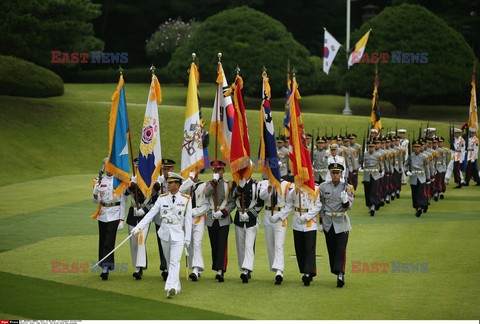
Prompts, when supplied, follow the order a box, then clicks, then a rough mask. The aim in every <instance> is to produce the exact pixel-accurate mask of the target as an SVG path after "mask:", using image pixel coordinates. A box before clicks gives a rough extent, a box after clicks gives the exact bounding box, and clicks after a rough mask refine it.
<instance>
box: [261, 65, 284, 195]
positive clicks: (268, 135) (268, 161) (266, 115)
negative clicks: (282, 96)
mask: <svg viewBox="0 0 480 324" xmlns="http://www.w3.org/2000/svg"><path fill="white" fill-rule="evenodd" d="M274 129H275V128H274V125H273V118H272V109H271V107H270V84H269V83H268V77H267V73H266V72H263V101H262V105H261V107H260V149H259V151H258V161H259V163H258V164H259V168H260V170H261V171H262V172H263V173H264V174H265V175H267V176H268V179H269V180H270V183H271V184H272V186H274V187H275V189H276V190H277V191H278V192H279V193H281V192H282V189H281V186H280V182H281V177H280V165H279V159H278V153H277V145H276V144H277V142H276V139H275V131H274Z"/></svg>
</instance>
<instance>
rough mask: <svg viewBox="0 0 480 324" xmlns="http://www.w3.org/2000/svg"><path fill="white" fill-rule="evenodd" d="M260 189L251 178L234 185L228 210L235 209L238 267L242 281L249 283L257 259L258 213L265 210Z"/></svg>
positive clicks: (234, 221)
mask: <svg viewBox="0 0 480 324" xmlns="http://www.w3.org/2000/svg"><path fill="white" fill-rule="evenodd" d="M258 196H259V188H258V183H257V181H255V180H253V179H252V178H249V179H247V180H245V179H241V180H240V181H239V183H238V186H237V184H236V183H233V185H232V194H231V195H230V199H229V201H228V206H227V210H228V211H229V212H232V211H233V210H234V209H235V208H236V209H237V210H236V212H235V218H234V220H233V223H234V224H235V241H236V246H237V259H238V267H239V269H240V271H241V274H240V279H242V282H243V283H248V280H249V279H251V272H252V271H253V262H254V259H255V239H256V238H257V231H258V213H259V212H260V211H261V210H262V208H263V203H264V202H263V200H261V199H258V198H259V197H258Z"/></svg>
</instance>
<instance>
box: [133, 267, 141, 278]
mask: <svg viewBox="0 0 480 324" xmlns="http://www.w3.org/2000/svg"><path fill="white" fill-rule="evenodd" d="M142 275H143V270H142V269H140V271H138V272H134V273H133V274H132V276H133V277H134V278H135V279H136V280H141V279H142Z"/></svg>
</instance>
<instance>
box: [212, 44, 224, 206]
mask: <svg viewBox="0 0 480 324" xmlns="http://www.w3.org/2000/svg"><path fill="white" fill-rule="evenodd" d="M217 57H218V63H217V79H218V73H219V72H220V67H221V66H222V53H220V52H219V53H218V54H217ZM222 87H223V80H222V84H220V83H217V104H216V105H215V125H216V127H215V163H217V164H218V106H219V104H220V95H221V94H222V93H221V91H220V90H221V89H222ZM225 108H226V107H225ZM214 167H215V166H214ZM213 196H214V197H213V198H214V199H213V210H214V211H217V209H218V206H217V199H218V189H217V186H215V189H214V191H213Z"/></svg>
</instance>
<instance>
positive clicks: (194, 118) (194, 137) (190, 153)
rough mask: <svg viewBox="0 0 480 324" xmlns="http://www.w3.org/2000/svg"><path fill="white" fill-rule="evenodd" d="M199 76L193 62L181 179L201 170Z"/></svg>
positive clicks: (184, 133) (188, 94) (186, 113)
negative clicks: (191, 172)
mask: <svg viewBox="0 0 480 324" xmlns="http://www.w3.org/2000/svg"><path fill="white" fill-rule="evenodd" d="M198 82H199V74H198V69H197V66H196V64H195V63H194V62H192V64H191V65H190V72H189V78H188V90H187V105H186V106H187V107H186V110H185V124H184V127H183V144H182V163H181V165H182V171H181V174H182V177H184V178H187V177H188V174H189V173H190V171H196V172H198V171H200V170H201V169H203V162H204V161H203V145H202V126H201V123H200V114H199V104H198Z"/></svg>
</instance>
